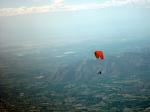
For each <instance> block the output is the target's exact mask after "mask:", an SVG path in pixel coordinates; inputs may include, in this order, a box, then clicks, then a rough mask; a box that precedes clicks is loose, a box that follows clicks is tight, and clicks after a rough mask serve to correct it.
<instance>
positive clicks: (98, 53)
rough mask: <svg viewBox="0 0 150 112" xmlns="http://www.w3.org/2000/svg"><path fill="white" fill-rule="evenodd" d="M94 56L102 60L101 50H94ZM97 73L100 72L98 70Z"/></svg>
mask: <svg viewBox="0 0 150 112" xmlns="http://www.w3.org/2000/svg"><path fill="white" fill-rule="evenodd" d="M95 57H96V58H97V59H100V60H104V53H103V51H99V50H97V51H95ZM98 74H102V72H101V71H99V72H98Z"/></svg>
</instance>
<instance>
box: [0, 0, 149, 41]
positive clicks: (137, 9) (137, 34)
mask: <svg viewBox="0 0 150 112" xmlns="http://www.w3.org/2000/svg"><path fill="white" fill-rule="evenodd" d="M149 20H150V0H12V1H10V0H1V1H0V41H1V43H2V42H7V41H10V42H17V41H18V42H20V41H21V40H22V41H24V40H27V41H32V40H47V39H48V40H54V39H64V40H67V39H69V40H72V41H73V40H80V39H81V40H82V39H86V38H94V39H101V40H103V39H116V38H117V39H124V38H143V37H149V36H150V32H149V29H150V21H149Z"/></svg>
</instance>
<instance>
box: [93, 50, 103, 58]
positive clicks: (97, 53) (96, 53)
mask: <svg viewBox="0 0 150 112" xmlns="http://www.w3.org/2000/svg"><path fill="white" fill-rule="evenodd" d="M95 57H96V58H97V59H102V60H103V59H104V54H103V51H95Z"/></svg>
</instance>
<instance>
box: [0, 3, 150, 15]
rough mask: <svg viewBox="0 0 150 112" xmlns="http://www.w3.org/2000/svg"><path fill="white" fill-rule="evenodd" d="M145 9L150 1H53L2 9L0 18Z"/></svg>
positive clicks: (149, 6) (148, 6)
mask: <svg viewBox="0 0 150 112" xmlns="http://www.w3.org/2000/svg"><path fill="white" fill-rule="evenodd" d="M123 6H126V7H144V8H150V0H107V1H105V2H103V3H97V2H96V3H85V4H77V5H73V4H65V3H64V0H53V2H52V4H50V5H44V6H37V7H19V8H2V9H0V16H15V15H21V14H31V13H46V12H58V11H79V10H91V9H101V8H108V7H123Z"/></svg>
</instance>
